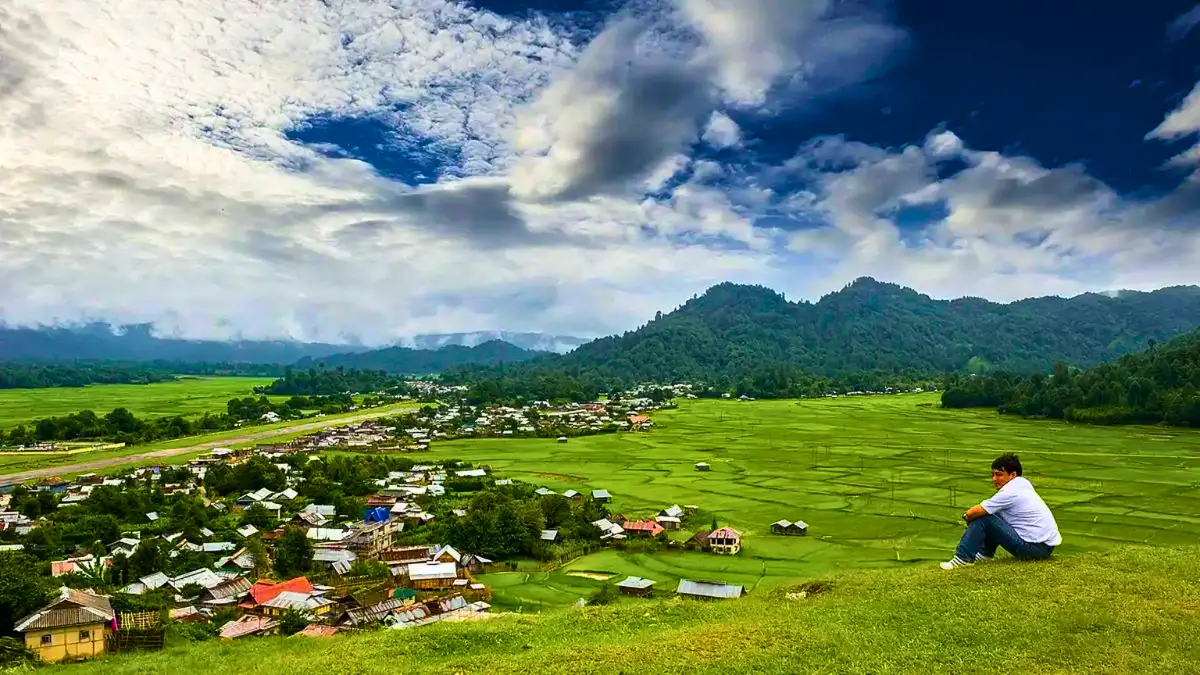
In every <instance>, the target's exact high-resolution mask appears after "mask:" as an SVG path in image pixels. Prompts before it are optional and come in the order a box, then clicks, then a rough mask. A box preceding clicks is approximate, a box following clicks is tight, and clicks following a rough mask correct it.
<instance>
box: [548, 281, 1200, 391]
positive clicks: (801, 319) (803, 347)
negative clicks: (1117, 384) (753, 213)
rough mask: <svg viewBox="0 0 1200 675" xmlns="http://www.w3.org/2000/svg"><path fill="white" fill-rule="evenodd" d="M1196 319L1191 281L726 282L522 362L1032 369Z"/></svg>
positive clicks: (739, 370) (1143, 341)
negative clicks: (1081, 284)
mask: <svg viewBox="0 0 1200 675" xmlns="http://www.w3.org/2000/svg"><path fill="white" fill-rule="evenodd" d="M1197 325H1200V288H1198V287H1195V286H1181V287H1173V288H1166V289H1162V290H1159V291H1154V292H1151V293H1140V292H1121V293H1120V294H1119V295H1118V296H1117V297H1111V296H1108V295H1100V294H1086V295H1081V296H1078V297H1074V298H1057V297H1048V298H1036V299H1030V300H1023V301H1020V302H1015V303H1011V304H998V303H994V302H989V301H987V300H983V299H979V298H965V299H959V300H952V301H945V300H934V299H932V298H930V297H929V296H926V295H922V294H920V293H917V292H916V291H913V290H911V289H907V288H902V287H900V286H896V285H894V284H885V283H880V282H878V281H875V280H873V279H869V278H862V279H859V280H857V281H855V282H854V283H852V284H850V285H849V286H847V287H846V288H844V289H842V290H840V291H838V292H835V293H831V294H829V295H827V296H825V297H824V298H821V300H820V301H819V302H816V303H809V302H798V303H797V302H789V301H787V300H786V299H784V297H783V296H782V295H780V294H778V293H776V292H774V291H772V290H770V289H768V288H764V287H761V286H741V285H736V284H731V283H724V284H720V285H718V286H714V287H712V288H710V289H709V290H708V291H707V292H706V293H704V294H703V295H701V296H699V297H695V298H693V299H691V300H689V301H688V302H687V303H685V304H684V305H683V306H682V307H680V308H678V309H676V310H675V311H673V312H671V313H669V314H662V313H659V315H658V316H656V317H655V318H654V319H653V320H652V321H650V322H649V323H647V324H646V325H645V326H642V327H640V328H638V329H637V330H635V331H631V332H628V333H625V334H624V335H619V336H613V337H607V338H602V339H599V340H595V341H593V342H590V343H588V344H585V345H583V346H581V347H579V348H578V349H576V350H575V351H573V352H571V353H570V354H567V355H565V356H562V357H548V358H545V359H538V360H537V361H536V362H534V363H533V364H530V365H529V366H528V369H529V370H538V371H543V372H548V371H552V370H554V371H559V372H565V373H568V374H571V375H574V376H576V377H580V378H584V379H599V380H610V379H614V378H615V379H621V380H640V381H667V380H681V379H689V380H696V379H708V380H711V379H713V378H717V377H720V378H733V379H734V380H735V381H736V379H738V378H741V377H744V376H746V375H747V374H751V373H756V372H761V371H763V369H764V368H782V369H784V370H787V371H795V370H799V371H804V372H810V373H818V374H825V375H835V374H840V373H846V372H869V371H889V372H899V371H918V372H926V373H928V372H948V371H961V370H971V371H978V372H985V371H989V370H993V369H1005V370H1009V371H1012V372H1018V373H1029V372H1036V371H1039V370H1048V369H1050V368H1051V367H1053V365H1054V364H1055V363H1056V362H1060V361H1061V362H1066V363H1069V364H1071V365H1076V366H1091V365H1095V364H1098V363H1101V362H1104V361H1108V360H1111V359H1113V358H1116V357H1118V356H1120V355H1122V354H1126V353H1129V352H1134V351H1137V350H1139V349H1142V348H1144V347H1145V346H1146V345H1147V344H1148V343H1149V341H1150V340H1158V341H1160V342H1163V341H1166V340H1167V339H1169V338H1170V337H1172V336H1175V335H1178V334H1180V333H1183V332H1185V331H1188V330H1190V329H1192V328H1193V327H1195V326H1197Z"/></svg>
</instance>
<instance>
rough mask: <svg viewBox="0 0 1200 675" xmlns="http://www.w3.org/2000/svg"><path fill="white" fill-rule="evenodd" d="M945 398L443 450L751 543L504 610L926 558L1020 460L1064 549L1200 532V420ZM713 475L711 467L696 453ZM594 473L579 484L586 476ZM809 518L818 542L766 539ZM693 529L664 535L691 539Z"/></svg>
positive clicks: (531, 590) (564, 572)
mask: <svg viewBox="0 0 1200 675" xmlns="http://www.w3.org/2000/svg"><path fill="white" fill-rule="evenodd" d="M938 396H939V395H938V394H904V395H895V396H862V397H841V398H822V399H812V400H782V401H752V402H737V401H728V400H719V401H709V400H686V401H680V405H679V408H678V409H675V410H664V411H660V412H657V413H655V414H654V417H653V419H654V423H655V427H654V429H653V431H652V432H650V433H641V434H618V435H601V436H591V437H585V438H576V439H571V441H570V442H569V443H567V444H565V445H562V444H557V443H555V442H554V441H553V440H552V439H490V440H461V441H454V442H450V443H442V444H435V445H434V446H433V447H432V452H431V453H429V454H430V455H431V456H432V457H433V458H437V459H439V460H443V459H457V460H465V461H469V462H474V463H475V464H487V465H489V466H491V467H492V470H493V471H494V472H495V473H496V475H500V476H506V477H513V478H516V479H519V480H523V481H527V482H529V483H533V484H535V485H542V486H546V487H548V488H550V489H552V490H554V491H556V492H559V493H561V492H563V491H566V490H569V489H574V490H578V491H582V492H585V493H586V492H587V491H588V490H590V489H605V490H608V491H609V492H610V493H611V494H612V496H613V502H612V504H611V505H610V509H611V511H612V512H613V513H621V514H623V515H625V516H626V517H628V518H631V519H632V518H639V517H645V516H647V515H650V516H652V515H653V514H654V513H656V512H658V511H659V510H661V509H665V508H667V507H669V506H671V505H672V504H679V505H684V504H689V505H691V504H694V505H696V506H699V507H700V510H701V514H700V515H699V516H698V517H696V518H694V519H693V521H692V522H693V524H695V525H700V526H707V524H708V522H709V520H710V519H711V518H712V517H713V516H715V517H716V518H717V519H718V520H719V521H720V523H721V524H722V525H726V524H728V525H731V526H733V527H734V528H736V529H737V530H738V531H740V532H741V533H742V534H743V535H744V536H743V543H742V550H741V552H740V553H739V554H738V555H736V556H714V555H711V554H706V553H700V552H685V551H671V550H660V551H654V552H646V553H629V552H625V551H618V550H604V551H601V552H597V553H593V554H590V555H587V556H584V557H582V558H579V559H577V560H573V561H571V562H569V563H568V564H566V565H564V566H563V567H562V568H560V569H555V570H553V571H541V570H533V571H526V570H522V571H519V572H504V573H493V574H488V575H484V577H483V579H484V580H485V581H486V583H488V585H489V586H492V587H493V588H494V599H495V600H494V601H495V602H496V604H497V605H499V606H503V607H506V608H509V609H518V608H521V609H524V610H525V611H529V610H530V609H537V608H547V607H554V606H564V605H570V604H572V603H574V602H575V601H577V600H579V599H580V598H581V597H583V598H586V597H587V596H588V595H589V594H590V593H591V592H593V591H594V590H595V589H596V588H597V587H598V586H599V585H600V582H599V581H596V580H594V579H588V578H586V577H582V576H579V575H577V574H573V573H574V572H582V571H587V572H603V573H607V574H609V575H612V576H613V577H614V581H619V580H620V579H622V578H624V577H625V576H626V575H633V576H640V577H643V578H649V579H653V580H655V581H657V582H658V587H660V588H663V587H668V588H673V587H674V585H675V582H676V581H677V580H678V579H680V578H705V579H719V580H722V581H726V582H728V583H735V584H741V585H745V586H746V588H747V589H748V590H749V591H751V592H763V591H766V590H767V589H769V588H771V587H773V586H777V585H779V584H781V583H786V582H795V581H798V580H804V579H811V578H815V577H820V576H821V575H823V574H827V573H829V572H830V571H833V570H835V569H845V568H848V567H897V566H901V567H903V566H931V565H934V564H935V563H936V562H937V561H940V560H942V559H945V558H946V557H947V555H948V552H950V551H952V550H953V546H954V544H955V543H956V542H957V540H958V537H959V535H960V534H961V532H962V523H961V520H960V516H961V514H962V512H963V511H964V510H966V508H967V507H969V506H971V505H973V504H976V503H978V502H979V501H980V500H982V499H983V498H984V497H987V496H989V495H990V494H991V493H992V491H993V490H994V488H992V487H991V484H990V483H989V481H988V475H989V474H988V466H989V464H990V462H991V461H992V459H994V458H995V457H996V456H998V455H999V454H1001V453H1003V452H1009V451H1011V452H1016V453H1018V454H1020V456H1021V458H1022V460H1023V461H1024V463H1025V466H1026V467H1027V470H1026V475H1027V476H1028V477H1029V478H1030V480H1031V481H1033V483H1034V485H1035V486H1036V487H1037V488H1038V491H1039V493H1040V494H1042V495H1043V496H1044V498H1045V499H1046V501H1047V503H1048V504H1049V505H1050V507H1051V508H1052V509H1053V510H1054V513H1055V516H1056V518H1057V520H1058V523H1059V526H1060V528H1062V531H1063V532H1064V533H1066V534H1065V535H1064V536H1065V537H1066V539H1067V540H1066V542H1065V543H1064V545H1063V546H1062V548H1061V551H1060V552H1059V553H1056V555H1059V554H1061V555H1076V554H1079V553H1083V552H1088V551H1104V550H1108V549H1110V548H1112V547H1114V546H1118V545H1121V544H1132V543H1136V544H1151V545H1157V546H1172V545H1183V544H1188V543H1192V542H1194V541H1196V540H1197V538H1198V537H1200V515H1198V514H1200V431H1196V430H1186V429H1169V428H1161V427H1138V426H1123V427H1094V426H1082V425H1069V424H1066V423H1061V422H1045V421H1027V420H1020V419H1013V418H1009V417H1002V416H999V415H997V414H996V413H995V412H992V411H982V410H965V411H962V410H944V409H942V408H940V407H938V403H937V401H938ZM697 462H706V463H708V464H710V465H711V467H712V468H711V471H708V472H700V471H697V470H696V469H695V466H694V465H695V463H697ZM582 479H586V480H582ZM781 519H786V520H790V521H796V520H803V521H805V522H806V523H807V524H808V532H809V533H808V535H807V536H804V537H787V536H779V535H772V534H771V531H770V525H771V523H773V522H776V521H779V520H781ZM695 529H696V528H695V527H691V528H685V529H683V530H680V531H675V532H667V533H665V536H667V537H669V538H670V539H673V540H678V541H683V540H686V539H687V538H688V537H690V536H691V533H692V532H693V531H694V530H695Z"/></svg>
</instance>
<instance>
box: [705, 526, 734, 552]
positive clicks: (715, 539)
mask: <svg viewBox="0 0 1200 675" xmlns="http://www.w3.org/2000/svg"><path fill="white" fill-rule="evenodd" d="M708 550H710V551H712V552H713V553H719V554H721V555H736V554H737V552H738V551H740V550H742V533H741V532H738V531H737V530H735V529H733V528H732V527H722V528H721V529H719V530H714V531H712V532H710V533H709V535H708Z"/></svg>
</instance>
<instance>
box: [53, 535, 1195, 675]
mask: <svg viewBox="0 0 1200 675" xmlns="http://www.w3.org/2000/svg"><path fill="white" fill-rule="evenodd" d="M1198 558H1200V548H1165V549H1155V548H1150V547H1119V548H1116V549H1113V550H1110V551H1108V552H1105V553H1088V554H1084V555H1080V556H1076V557H1073V558H1066V559H1053V560H1050V561H1048V562H1044V563H1019V562H1016V561H1012V560H1011V559H1009V560H998V561H996V562H995V563H992V564H990V565H986V566H976V567H974V568H970V569H965V570H957V571H955V572H949V573H947V572H943V571H942V570H940V569H937V568H935V567H934V568H931V567H928V566H921V567H920V568H916V567H911V568H907V569H900V568H891V569H882V570H854V571H849V572H843V573H836V574H834V573H831V574H827V575H824V576H822V577H821V581H824V582H826V583H827V584H828V585H829V587H828V589H827V590H825V591H823V592H820V593H818V594H815V595H813V596H810V597H808V598H806V599H802V600H788V599H786V596H785V592H786V591H787V590H789V589H786V588H781V589H778V590H777V591H774V592H772V593H769V594H767V593H763V594H756V595H754V596H750V597H746V598H743V599H742V600H738V601H728V602H721V603H700V602H696V601H682V600H639V599H633V598H622V599H621V601H620V602H619V603H618V604H617V605H615V606H611V607H597V608H591V607H588V608H583V609H561V610H557V611H554V612H546V613H542V614H524V615H516V614H509V615H506V616H497V617H494V618H492V619H491V620H488V621H481V622H476V623H466V624H439V625H434V626H431V627H428V628H422V629H418V630H413V631H381V632H373V633H366V634H359V635H353V636H338V637H334V638H331V639H315V640H314V639H306V638H265V639H249V640H243V641H240V642H210V643H202V644H188V643H182V642H175V643H172V644H171V645H170V646H169V647H168V649H167V650H166V651H163V652H160V653H153V654H131V655H121V656H113V657H108V658H106V659H103V660H101V661H98V662H93V663H90V664H88V665H85V666H60V667H55V668H51V669H50V672H60V671H61V672H82V669H84V668H86V670H87V673H88V675H110V674H111V675H127V674H134V673H137V674H138V675H142V674H151V673H178V672H204V673H205V674H206V675H225V674H229V675H244V674H245V673H248V672H252V673H263V674H267V673H281V674H282V673H297V672H314V673H316V672H328V673H333V672H339V673H340V672H352V673H393V672H421V673H488V674H497V673H540V674H545V675H550V674H555V673H564V674H567V673H569V674H570V675H579V674H581V673H748V672H753V673H781V674H782V673H801V672H802V673H921V674H925V673H956V674H967V673H997V672H1027V673H1039V674H1046V673H1196V672H1200V562H1198Z"/></svg>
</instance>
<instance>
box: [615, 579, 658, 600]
mask: <svg viewBox="0 0 1200 675" xmlns="http://www.w3.org/2000/svg"><path fill="white" fill-rule="evenodd" d="M653 588H654V582H653V581H651V580H650V579H643V578H641V577H629V578H627V579H625V580H624V581H622V582H621V583H619V584H617V590H619V591H620V592H621V593H622V594H623V595H635V596H639V597H641V596H646V595H650V591H651V590H653Z"/></svg>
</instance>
